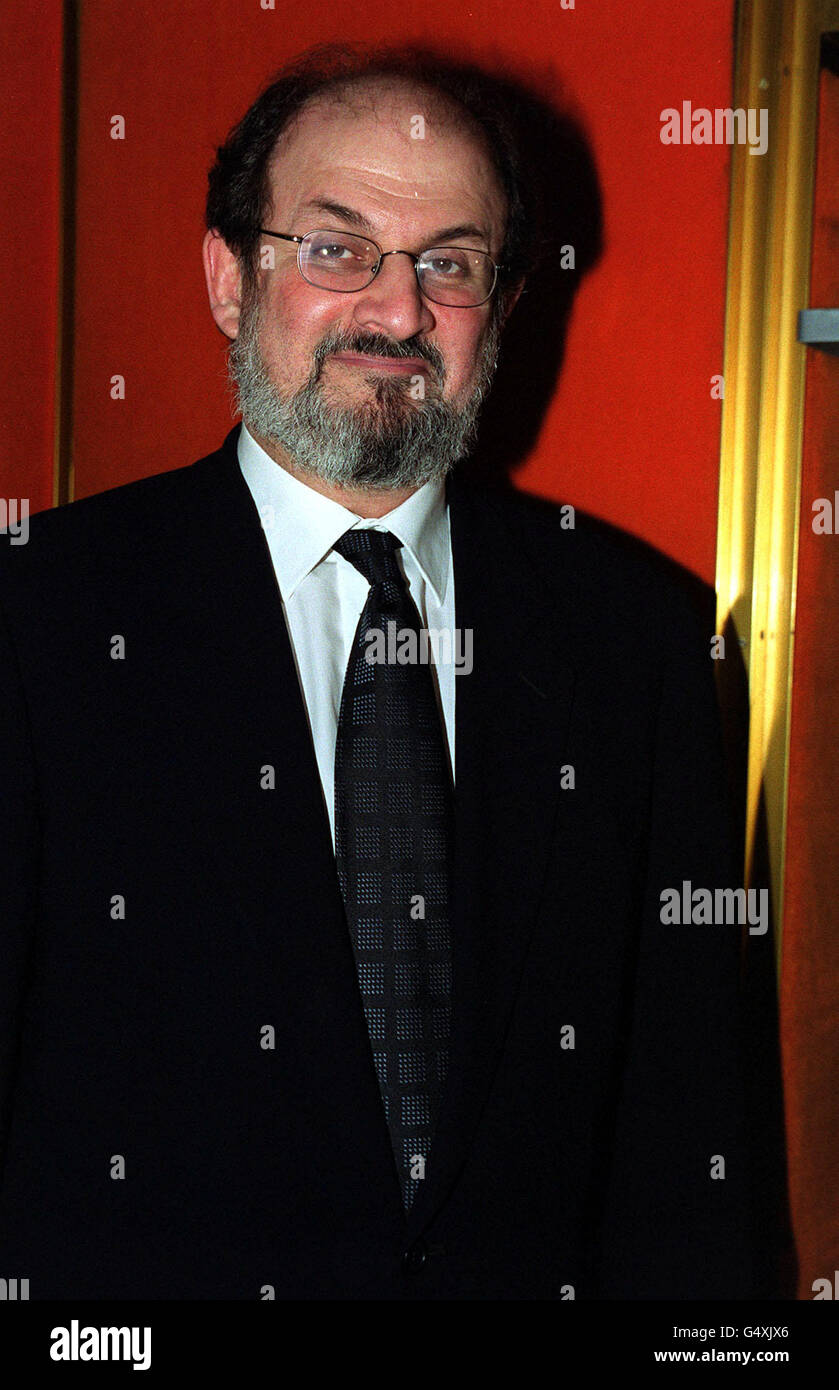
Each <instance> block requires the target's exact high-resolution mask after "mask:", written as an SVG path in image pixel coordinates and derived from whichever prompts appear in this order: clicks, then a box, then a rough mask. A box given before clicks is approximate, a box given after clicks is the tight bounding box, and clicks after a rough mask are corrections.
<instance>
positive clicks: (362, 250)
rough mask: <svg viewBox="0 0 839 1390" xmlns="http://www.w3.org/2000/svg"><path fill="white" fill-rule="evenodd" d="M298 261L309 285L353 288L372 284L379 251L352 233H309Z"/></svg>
mask: <svg viewBox="0 0 839 1390" xmlns="http://www.w3.org/2000/svg"><path fill="white" fill-rule="evenodd" d="M299 260H300V270H301V272H302V274H303V277H304V279H306V280H308V282H309V284H310V285H317V286H318V288H319V289H323V290H346V291H352V290H360V289H363V288H364V286H365V285H368V284H369V283H370V281H371V280H372V278H373V272H374V270H375V267H376V265H377V263H378V260H379V253H378V251H377V249H376V247H375V246H374V245H373V243H372V242H370V241H366V240H365V239H364V237H362V236H354V235H353V233H352V232H309V233H308V234H307V235H306V236H304V238H303V240H302V242H301V243H300V253H299Z"/></svg>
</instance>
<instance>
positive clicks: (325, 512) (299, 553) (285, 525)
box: [237, 424, 450, 603]
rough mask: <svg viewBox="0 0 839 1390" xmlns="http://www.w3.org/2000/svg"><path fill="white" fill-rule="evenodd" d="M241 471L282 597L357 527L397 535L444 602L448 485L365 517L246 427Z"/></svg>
mask: <svg viewBox="0 0 839 1390" xmlns="http://www.w3.org/2000/svg"><path fill="white" fill-rule="evenodd" d="M237 452H238V457H239V467H240V468H241V470H242V474H243V475H244V478H245V482H246V483H247V484H248V487H249V488H250V491H251V495H252V497H253V499H254V502H255V503H256V506H257V510H258V511H259V515H260V519H261V521H262V525H263V529H264V531H265V538H266V540H267V542H268V548H269V550H270V552H271V559H272V561H273V564H274V568H275V571H276V574H277V581H278V583H279V586H280V593H281V594H282V597H283V600H284V601H287V600H288V599H290V598H291V596H292V594H293V593H294V591H295V589H296V588H297V587H298V586H299V585H300V584H301V583H302V581H303V580H304V579H305V578H306V576H307V574H310V573H311V571H312V570H313V569H314V568H315V566H316V565H319V564H320V562H321V561H322V560H324V559H326V558H329V559H330V560H335V559H336V557H334V556H330V555H329V552H330V551H331V549H332V547H333V545H334V544H335V542H336V541H337V540H339V539H340V537H341V536H343V534H344V532H345V531H349V530H350V529H351V528H352V527H356V526H357V527H358V528H359V529H361V528H365V527H372V528H374V529H377V530H380V531H390V532H392V533H393V535H394V536H396V538H397V540H400V541H401V542H402V544H403V546H404V547H405V549H406V550H408V551H409V552H410V554H411V556H412V558H413V559H414V561H415V562H416V564H417V566H418V567H419V569H420V571H421V573H422V576H423V578H424V579H425V581H426V583H428V584H430V585H431V588H432V589H433V590H434V593H435V595H436V597H437V602H438V603H442V602H443V599H444V597H445V594H446V589H447V587H448V581H449V554H450V545H449V516H448V509H447V506H446V486H445V483H444V482H443V481H442V480H438V481H436V482H433V481H432V482H428V483H425V484H424V485H423V486H422V487H421V488H418V489H417V491H416V492H413V493H412V494H411V496H410V497H408V498H407V499H406V500H405V501H404V502H402V503H400V505H399V506H398V507H394V509H393V511H390V512H387V513H386V514H385V515H384V516H382V517H359V516H358V515H357V514H356V513H355V512H352V511H350V510H349V509H348V508H347V507H342V506H341V504H340V502H335V501H333V499H332V498H331V497H324V495H323V493H321V492H315V490H314V488H311V487H309V486H308V485H307V484H306V483H302V482H301V481H300V479H299V478H295V477H294V476H293V475H292V474H291V473H289V472H288V471H287V470H286V469H285V468H282V467H281V466H280V465H279V464H278V463H275V462H274V460H273V459H272V458H271V457H270V455H269V454H267V453H266V452H265V450H264V449H263V448H262V446H261V445H260V444H258V443H257V442H256V440H255V439H254V437H253V435H252V434H250V432H249V431H248V430H247V428H246V427H245V425H244V424H243V425H242V427H241V429H240V431H239V442H238V447H237Z"/></svg>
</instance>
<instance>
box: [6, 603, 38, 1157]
mask: <svg viewBox="0 0 839 1390" xmlns="http://www.w3.org/2000/svg"><path fill="white" fill-rule="evenodd" d="M0 779H2V792H1V793H0V1182H2V1173H3V1169H4V1167H5V1158H6V1146H7V1140H8V1132H9V1123H10V1118H11V1110H12V1105H13V1101H14V1087H15V1076H16V1070H17V1060H18V1052H19V1044H20V1033H21V1027H22V1022H23V1005H24V994H25V988H26V976H27V968H28V963H29V957H30V947H31V942H32V937H33V930H34V921H35V914H36V910H37V881H38V859H39V845H40V814H39V808H38V796H37V787H36V777H35V769H34V759H33V756H32V743H31V735H30V729H29V721H28V716H27V711H26V702H25V699H24V695H23V687H22V683H21V678H20V671H19V667H18V661H17V656H16V653H15V650H14V648H13V645H12V641H11V638H10V634H9V630H8V625H7V623H6V617H5V614H4V612H3V607H2V600H0Z"/></svg>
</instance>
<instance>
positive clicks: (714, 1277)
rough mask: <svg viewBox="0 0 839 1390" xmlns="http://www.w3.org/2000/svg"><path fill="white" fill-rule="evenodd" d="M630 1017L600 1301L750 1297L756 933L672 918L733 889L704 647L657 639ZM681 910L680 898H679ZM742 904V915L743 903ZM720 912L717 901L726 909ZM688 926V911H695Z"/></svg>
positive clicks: (679, 624)
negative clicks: (746, 958)
mask: <svg viewBox="0 0 839 1390" xmlns="http://www.w3.org/2000/svg"><path fill="white" fill-rule="evenodd" d="M661 642H662V663H661V670H662V677H661V686H660V705H659V710H658V718H657V723H656V732H655V759H654V766H653V771H652V780H651V790H650V805H649V822H648V825H649V838H648V846H647V851H648V852H647V871H646V880H645V885H644V890H643V902H642V910H641V921H640V926H639V935H638V942H637V955H636V959H635V980H634V993H633V1008H632V1016H631V1024H630V1026H629V1036H628V1039H627V1043H628V1046H627V1050H626V1061H625V1066H624V1071H623V1078H622V1091H621V1098H620V1102H619V1107H618V1119H617V1125H616V1131H615V1134H614V1143H613V1148H612V1166H611V1174H610V1179H609V1182H608V1185H607V1192H606V1200H605V1208H604V1212H605V1215H604V1219H603V1223H602V1229H601V1239H600V1244H599V1263H600V1270H599V1281H598V1283H599V1296H600V1297H601V1298H615V1299H731V1298H747V1297H750V1296H752V1292H753V1287H754V1284H753V1280H754V1272H753V1269H752V1256H751V1252H750V1248H749V1245H750V1237H749V1232H750V1230H751V1215H750V1211H749V1203H750V1200H751V1194H750V1179H749V1174H748V1172H747V1148H748V1146H747V1134H746V1122H745V1115H744V1084H743V1083H744V1076H743V1062H744V1055H743V1054H744V1047H743V1044H744V1038H743V1030H742V1021H741V1003H740V992H739V983H738V981H739V973H740V972H739V964H740V953H741V942H742V938H743V934H744V933H745V932H746V931H748V924H743V923H742V920H741V918H740V916H739V914H738V915H737V920H735V921H732V920H731V916H732V915H733V914H729V920H728V922H727V923H726V922H725V921H721V920H720V919H721V918H722V917H724V916H725V915H726V914H725V913H724V912H722V911H719V910H718V906H717V903H716V902H715V904H714V921H713V922H710V923H701V922H698V921H695V920H688V921H685V920H681V921H676V922H666V921H665V922H663V921H662V906H663V904H662V897H661V895H662V893H663V892H664V891H665V890H668V889H675V890H678V896H679V899H680V902H681V903H682V904H683V903H684V898H685V884H687V885H689V888H688V890H687V891H688V892H689V894H690V895H691V898H692V896H693V894H694V893H695V890H697V889H709V890H711V894H712V898H713V895H714V890H715V889H724V888H735V887H737V886H738V877H737V865H736V863H735V859H734V852H733V839H732V835H731V816H730V810H729V803H728V794H727V789H726V781H725V769H724V762H723V748H722V736H721V728H720V721H719V710H718V705H717V697H716V688H715V682H714V677H713V667H714V662H713V661H712V659H711V654H710V645H709V642H708V641H707V640H706V639H705V638H704V637H703V634H702V631H701V625H700V623H699V622H698V620H697V619H696V617H695V616H694V614H693V612H692V610H691V609H690V605H689V604H688V603H687V602H686V601H685V600H683V599H681V598H680V599H679V600H678V601H677V602H676V604H675V605H674V611H673V617H672V621H671V622H670V623H669V624H668V631H662V633H661ZM671 901H672V899H671ZM744 905H745V904H744ZM720 906H721V903H720ZM691 915H693V914H691Z"/></svg>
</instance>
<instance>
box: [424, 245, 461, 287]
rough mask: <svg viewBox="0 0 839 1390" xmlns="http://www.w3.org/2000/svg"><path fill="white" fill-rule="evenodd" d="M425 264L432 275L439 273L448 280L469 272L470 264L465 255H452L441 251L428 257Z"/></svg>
mask: <svg viewBox="0 0 839 1390" xmlns="http://www.w3.org/2000/svg"><path fill="white" fill-rule="evenodd" d="M425 264H426V266H427V267H428V269H429V270H430V271H431V273H432V275H439V276H441V277H442V278H444V279H447V280H451V279H455V278H456V277H457V276H459V275H468V274H469V266H468V264H467V260H466V257H465V256H452V255H448V254H444V253H443V252H440V254H439V255H432V256H429V257H427V258H426V261H425Z"/></svg>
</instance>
